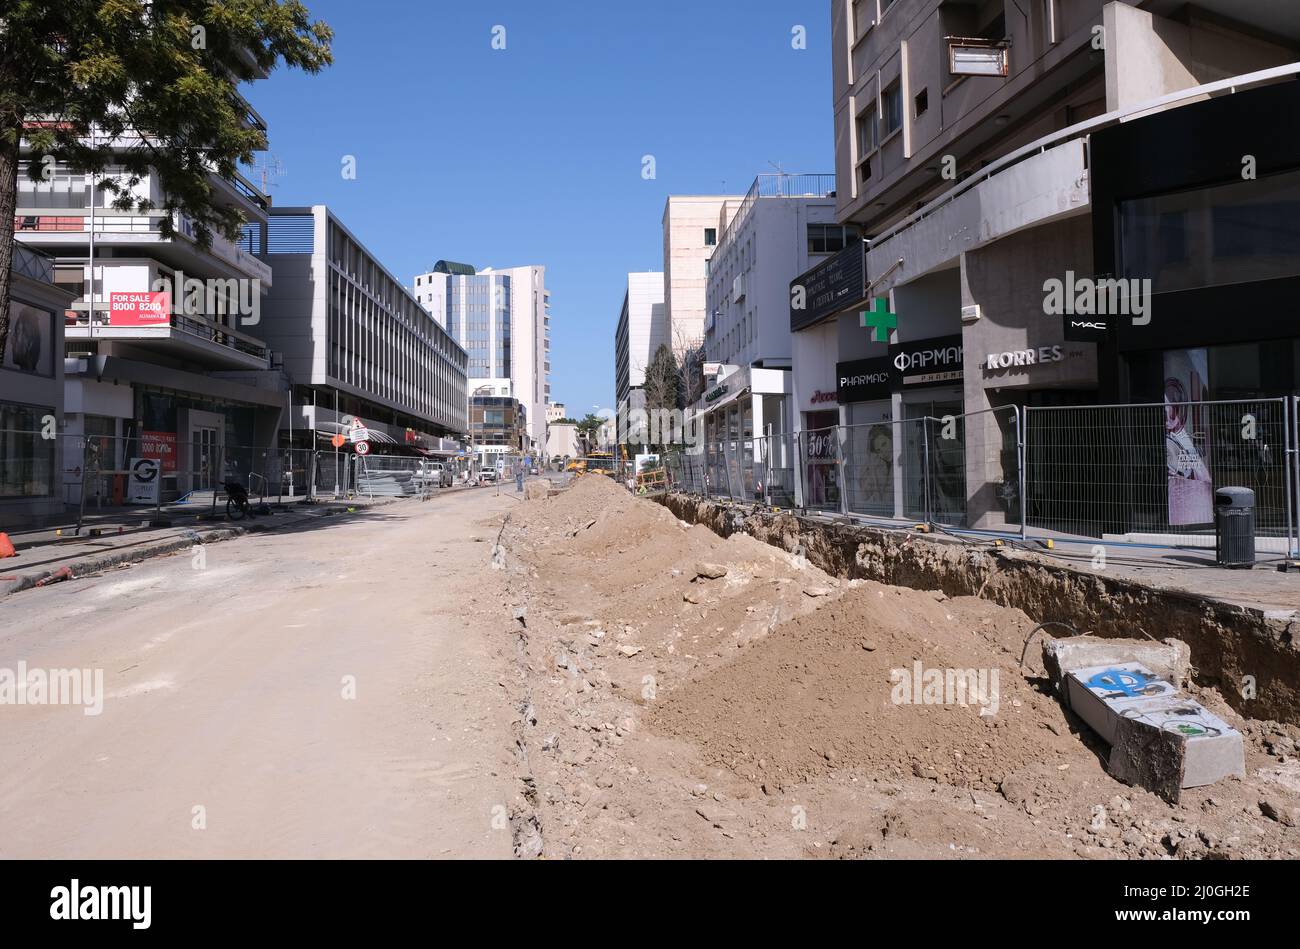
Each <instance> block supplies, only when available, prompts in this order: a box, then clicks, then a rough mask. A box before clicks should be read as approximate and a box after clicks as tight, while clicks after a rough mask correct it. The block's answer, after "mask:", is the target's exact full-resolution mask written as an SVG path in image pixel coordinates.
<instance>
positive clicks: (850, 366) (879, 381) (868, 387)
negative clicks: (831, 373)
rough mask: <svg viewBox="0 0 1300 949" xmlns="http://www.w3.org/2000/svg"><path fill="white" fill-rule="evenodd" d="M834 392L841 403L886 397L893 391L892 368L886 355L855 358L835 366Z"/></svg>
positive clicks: (869, 400)
mask: <svg viewBox="0 0 1300 949" xmlns="http://www.w3.org/2000/svg"><path fill="white" fill-rule="evenodd" d="M835 378H836V383H837V384H836V390H835V394H836V397H837V398H838V401H839V403H840V404H841V405H848V404H850V403H853V402H875V401H877V400H879V399H888V398H889V394H890V392H891V391H893V380H894V368H893V365H892V364H891V363H890V361H889V357H888V356H877V357H875V358H873V359H856V360H853V361H852V362H842V363H837V364H836V366H835Z"/></svg>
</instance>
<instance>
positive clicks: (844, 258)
mask: <svg viewBox="0 0 1300 949" xmlns="http://www.w3.org/2000/svg"><path fill="white" fill-rule="evenodd" d="M862 256H863V252H862V244H861V242H859V241H856V240H855V241H853V242H851V243H850V244H849V246H848V247H846V248H844V249H843V250H842V251H840V252H839V253H838V254H836V255H835V256H834V257H831V258H829V259H827V260H824V261H822V262H821V263H820V264H818V265H817V266H816V267H813V268H812V269H811V270H809V271H807V272H806V273H803V274H800V275H799V276H798V277H796V278H795V279H794V280H792V281H791V282H790V329H791V330H792V331H794V330H801V329H805V328H806V327H809V326H812V325H813V324H814V323H816V322H818V321H819V320H821V319H824V318H825V317H827V316H830V315H831V314H832V313H836V312H838V311H840V310H846V309H848V308H849V307H853V306H857V305H858V304H859V303H861V302H862V300H863V298H864V297H865V296H866V291H865V288H864V284H863V269H862Z"/></svg>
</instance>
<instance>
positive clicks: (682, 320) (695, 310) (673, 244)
mask: <svg viewBox="0 0 1300 949" xmlns="http://www.w3.org/2000/svg"><path fill="white" fill-rule="evenodd" d="M742 200H743V199H742V198H741V197H739V196H737V195H717V194H713V195H707V194H694V195H669V197H668V200H667V201H666V202H665V203H664V215H663V235H664V319H665V321H666V325H667V328H668V339H669V345H671V346H672V347H673V350H674V351H675V352H677V353H678V355H679V357H680V355H681V354H683V353H684V352H686V351H687V350H688V349H691V348H694V347H698V346H702V345H703V344H704V323H705V318H706V316H707V314H708V305H707V302H706V300H705V291H706V288H707V287H708V269H707V268H708V261H709V258H710V257H712V256H713V252H714V250H715V249H716V248H717V245H718V239H719V238H720V237H721V236H722V232H723V231H724V230H725V229H726V227H727V225H728V224H730V223H731V219H732V217H733V216H734V215H735V213H736V211H737V210H738V209H739V207H740V203H741V201H742Z"/></svg>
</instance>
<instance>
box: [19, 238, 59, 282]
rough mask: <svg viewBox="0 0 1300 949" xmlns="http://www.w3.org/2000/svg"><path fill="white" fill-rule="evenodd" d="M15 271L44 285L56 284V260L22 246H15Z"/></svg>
mask: <svg viewBox="0 0 1300 949" xmlns="http://www.w3.org/2000/svg"><path fill="white" fill-rule="evenodd" d="M13 270H14V273H20V274H22V275H23V276H24V277H31V278H32V279H33V280H39V281H41V282H42V283H53V282H54V258H53V257H48V256H46V255H45V254H42V253H41V252H40V251H38V250H36V249H35V248H32V247H24V246H23V245H22V244H14V259H13Z"/></svg>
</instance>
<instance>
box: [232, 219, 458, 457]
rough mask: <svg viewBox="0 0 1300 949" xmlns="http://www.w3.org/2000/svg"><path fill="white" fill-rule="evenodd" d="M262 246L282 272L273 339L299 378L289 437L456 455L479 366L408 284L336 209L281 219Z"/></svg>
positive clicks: (268, 324)
mask: <svg viewBox="0 0 1300 949" xmlns="http://www.w3.org/2000/svg"><path fill="white" fill-rule="evenodd" d="M257 240H258V241H259V244H258V246H259V250H260V252H261V253H262V254H263V256H264V258H265V260H266V261H268V262H269V263H270V264H271V265H272V266H273V267H274V268H275V287H274V289H273V290H272V291H271V294H270V295H269V297H268V298H267V301H266V308H265V312H264V313H263V316H262V326H261V332H262V334H263V336H264V338H265V339H266V341H267V343H268V344H269V345H270V346H273V347H274V348H275V350H276V351H277V352H279V353H282V354H283V360H284V368H285V370H286V371H287V372H288V373H289V375H290V376H291V377H292V379H293V399H292V405H291V410H290V412H289V414H288V416H287V418H286V420H285V423H284V426H283V428H284V436H285V438H286V439H290V438H291V439H292V442H293V444H294V445H296V446H302V447H311V446H314V445H318V444H321V443H327V442H328V440H329V439H331V438H332V437H333V436H335V435H339V434H342V435H349V434H350V433H351V432H352V431H354V430H356V429H361V428H363V429H365V430H366V433H367V437H368V439H369V440H373V441H379V442H385V443H390V444H406V445H412V446H414V447H416V448H422V449H424V450H426V451H433V452H440V453H447V452H450V451H453V450H454V449H456V448H457V447H458V440H459V439H461V438H463V436H464V435H465V434H466V433H467V432H468V431H469V419H468V414H467V397H468V394H467V385H468V384H467V376H466V371H467V356H466V353H465V350H464V349H463V348H461V346H460V344H459V343H457V342H456V340H455V339H454V338H452V336H451V335H450V334H449V333H448V332H447V331H446V330H444V329H443V327H442V326H441V325H440V324H439V323H438V321H437V320H435V319H433V317H432V316H431V315H430V314H429V312H428V311H427V310H425V308H424V307H423V306H421V305H420V303H419V302H417V301H416V299H415V297H414V296H412V295H411V293H410V291H409V290H407V289H406V287H405V286H404V285H403V283H402V282H401V281H400V280H399V279H398V278H397V277H395V276H393V275H392V273H390V272H389V271H388V270H387V269H386V268H385V267H384V266H383V264H381V263H380V262H379V261H378V260H377V259H376V258H375V257H374V255H373V254H372V253H371V252H370V251H369V250H367V249H366V247H365V245H364V244H362V243H361V241H360V240H359V239H358V238H357V237H356V236H355V235H354V234H353V233H352V232H351V231H350V230H348V229H347V228H346V227H345V226H344V225H343V223H342V222H341V221H339V220H338V218H336V217H335V216H334V214H333V213H332V212H331V211H330V210H329V208H327V207H325V206H324V205H314V206H312V207H298V208H294V207H285V208H275V209H273V210H272V212H271V215H270V219H269V222H268V224H267V226H266V228H265V230H264V231H263V232H262V233H261V234H260V235H258V236H257ZM377 447H378V448H379V449H382V445H380V446H377Z"/></svg>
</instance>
